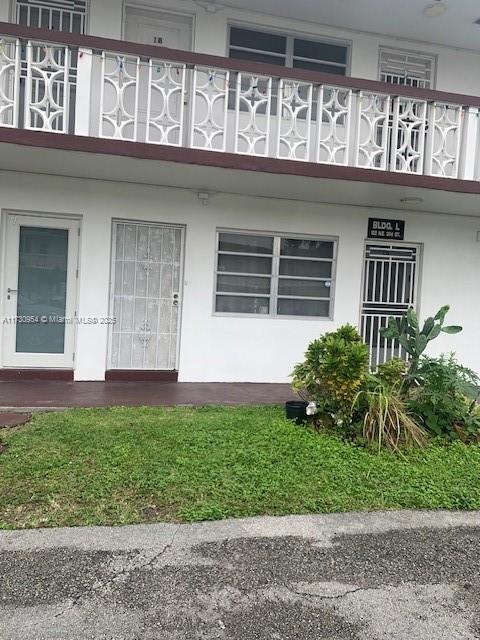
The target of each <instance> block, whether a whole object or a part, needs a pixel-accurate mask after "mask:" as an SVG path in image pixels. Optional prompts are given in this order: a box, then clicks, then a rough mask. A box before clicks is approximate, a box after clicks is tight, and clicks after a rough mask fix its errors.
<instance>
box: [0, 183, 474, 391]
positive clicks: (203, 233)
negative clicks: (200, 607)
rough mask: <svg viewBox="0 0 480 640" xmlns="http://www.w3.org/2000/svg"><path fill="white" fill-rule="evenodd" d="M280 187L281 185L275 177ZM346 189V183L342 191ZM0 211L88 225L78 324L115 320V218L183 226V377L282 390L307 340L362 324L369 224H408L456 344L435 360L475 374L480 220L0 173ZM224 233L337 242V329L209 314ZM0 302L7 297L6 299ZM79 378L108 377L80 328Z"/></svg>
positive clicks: (89, 332)
mask: <svg viewBox="0 0 480 640" xmlns="http://www.w3.org/2000/svg"><path fill="white" fill-rule="evenodd" d="M279 179H281V178H280V177H279ZM346 188H348V186H347V187H346ZM0 207H1V209H2V211H5V210H6V209H16V210H22V211H33V212H43V213H46V212H48V213H57V214H72V215H80V216H82V236H81V255H80V280H79V287H80V288H79V299H78V314H79V316H84V317H85V316H106V315H108V313H109V271H110V235H111V220H112V218H113V217H117V218H118V217H119V218H126V219H132V220H144V221H156V222H167V223H168V222H171V223H179V224H184V225H186V230H187V231H186V247H185V274H184V277H185V288H184V300H183V321H182V326H181V349H180V361H179V371H180V379H181V380H183V381H257V382H260V381H268V382H275V381H278V382H281V381H286V380H287V378H288V374H289V372H290V371H291V369H292V366H293V364H294V363H295V362H297V361H298V360H299V359H301V357H302V354H303V352H304V350H305V348H306V346H307V344H308V342H309V341H310V340H311V339H313V338H315V337H316V336H318V335H319V334H320V333H322V332H324V331H328V330H330V329H333V328H334V327H337V326H339V325H341V324H342V323H345V322H352V323H357V322H358V316H359V304H360V288H361V287H360V285H361V271H362V258H363V245H364V239H365V236H366V229H367V218H368V217H369V215H374V216H381V217H389V216H390V217H400V218H402V219H405V220H406V236H405V240H406V241H408V242H416V243H423V244H424V251H423V272H422V277H421V295H420V306H421V313H422V315H426V314H430V313H433V312H435V311H436V310H437V308H438V307H439V306H440V305H442V304H446V303H449V304H451V305H452V312H451V314H450V316H449V321H451V322H452V323H458V324H462V325H463V326H464V327H465V330H464V332H463V333H462V334H460V335H458V336H453V337H451V336H442V337H441V338H439V339H438V341H436V342H435V345H434V352H435V353H438V352H440V351H442V350H443V351H450V350H455V351H456V352H457V353H458V355H459V356H460V358H461V360H462V361H463V362H464V363H465V364H466V365H469V366H471V367H473V368H475V369H476V370H477V371H480V340H479V339H478V331H479V324H480V322H479V319H478V318H479V311H480V303H479V302H478V299H479V298H478V293H479V277H478V276H479V274H480V243H479V242H478V241H477V232H478V230H480V219H471V218H464V217H459V216H444V215H433V214H420V213H415V212H405V211H402V212H398V211H397V212H395V211H385V210H382V211H381V213H380V212H379V211H378V210H368V209H365V208H361V207H345V206H336V205H319V204H314V203H307V202H290V201H286V200H274V199H266V198H251V197H244V196H234V195H228V194H219V195H217V196H214V197H212V198H211V201H210V204H209V206H208V207H204V206H202V205H201V204H200V203H199V202H198V199H197V197H196V195H195V194H193V193H192V192H190V191H185V190H179V189H168V188H162V187H150V186H143V185H134V184H120V183H112V182H103V181H99V180H80V179H78V180H77V179H68V178H56V177H48V176H40V175H27V174H18V173H13V172H6V173H0ZM217 227H231V228H240V229H246V230H264V231H279V232H284V231H290V232H294V233H303V232H304V233H309V234H320V235H323V234H325V235H333V236H339V252H338V265H337V281H336V299H335V307H334V320H333V321H318V320H304V321H303V320H292V319H268V318H257V317H254V318H228V317H216V316H214V315H213V313H212V295H213V285H214V244H215V231H216V228H217ZM2 299H3V295H2ZM76 352H77V360H76V371H75V378H76V379H77V380H94V379H103V377H104V372H105V368H106V360H107V328H106V327H105V326H95V327H94V326H80V327H79V328H78V331H77V347H76Z"/></svg>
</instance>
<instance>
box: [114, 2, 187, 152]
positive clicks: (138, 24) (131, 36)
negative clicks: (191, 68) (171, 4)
mask: <svg viewBox="0 0 480 640" xmlns="http://www.w3.org/2000/svg"><path fill="white" fill-rule="evenodd" d="M125 39H126V40H129V41H131V42H140V43H141V44H148V45H158V46H162V47H168V48H170V49H183V50H185V51H189V50H191V48H192V19H191V18H190V17H188V16H184V15H177V14H174V13H166V12H163V11H149V10H146V9H145V10H144V9H135V8H132V7H127V8H126V14H125ZM152 73H153V79H154V80H155V79H157V78H158V76H159V74H160V75H162V73H163V68H162V67H159V68H157V67H156V66H155V65H154V66H153V70H152ZM178 73H179V75H178V76H176V78H175V79H176V81H181V80H180V79H181V75H180V73H181V72H180V71H178ZM148 84H149V78H148V68H147V66H146V65H142V66H141V67H140V71H139V86H140V88H142V87H144V88H145V90H140V92H139V97H138V121H137V126H138V132H137V133H138V139H139V140H144V139H147V140H151V141H156V142H158V141H159V140H158V131H157V130H156V128H155V127H152V126H148V127H147V95H148V93H149V92H148V91H147V90H146V88H147V86H148ZM167 101H168V106H167V105H165V104H164V98H163V94H162V93H161V92H158V91H153V92H152V95H151V104H150V109H151V111H150V113H151V118H152V119H155V118H158V117H159V116H161V115H162V113H163V111H164V109H166V115H168V114H169V112H170V116H171V118H172V119H173V120H174V121H175V122H178V121H180V120H181V118H182V116H181V113H182V104H181V97H180V92H179V91H173V92H172V95H170V97H168V98H167ZM129 109H130V112H132V110H133V105H132V106H130V107H129ZM176 131H177V128H176V127H174V128H173V130H172V132H171V134H170V136H169V137H170V139H171V141H173V140H175V142H177V138H176V135H178V133H175V132H176ZM147 134H148V135H147Z"/></svg>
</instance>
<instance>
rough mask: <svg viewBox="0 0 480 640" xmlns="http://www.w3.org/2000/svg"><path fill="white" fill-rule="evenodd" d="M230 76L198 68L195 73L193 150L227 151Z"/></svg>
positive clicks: (213, 70) (192, 122) (225, 72)
mask: <svg viewBox="0 0 480 640" xmlns="http://www.w3.org/2000/svg"><path fill="white" fill-rule="evenodd" d="M229 84H230V72H229V71H226V70H224V69H209V68H206V67H196V68H195V69H194V72H193V105H192V117H191V130H190V146H191V147H192V148H193V149H208V150H210V151H225V150H226V146H227V114H228V92H229Z"/></svg>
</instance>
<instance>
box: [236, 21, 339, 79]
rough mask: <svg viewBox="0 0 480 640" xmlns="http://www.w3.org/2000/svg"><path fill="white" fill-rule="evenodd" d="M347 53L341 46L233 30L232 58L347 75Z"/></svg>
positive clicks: (285, 36)
mask: <svg viewBox="0 0 480 640" xmlns="http://www.w3.org/2000/svg"><path fill="white" fill-rule="evenodd" d="M348 53H349V49H348V45H346V44H342V43H337V42H335V43H333V42H328V41H324V40H313V39H307V38H298V37H296V36H289V35H283V34H278V33H269V32H265V31H255V30H252V29H243V28H241V27H231V28H230V43H229V55H230V57H231V58H237V59H239V58H240V59H242V60H254V61H255V62H264V63H266V64H276V65H279V66H282V67H293V68H294V69H308V70H310V71H322V72H326V73H335V74H339V75H346V74H347V67H348Z"/></svg>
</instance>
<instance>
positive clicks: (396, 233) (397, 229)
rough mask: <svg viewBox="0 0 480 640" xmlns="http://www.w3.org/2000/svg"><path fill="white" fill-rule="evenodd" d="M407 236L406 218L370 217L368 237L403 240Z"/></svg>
mask: <svg viewBox="0 0 480 640" xmlns="http://www.w3.org/2000/svg"><path fill="white" fill-rule="evenodd" d="M404 236H405V220H388V219H386V218H369V219H368V238H372V239H377V240H403V238H404Z"/></svg>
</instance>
